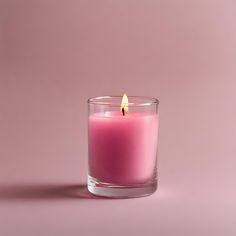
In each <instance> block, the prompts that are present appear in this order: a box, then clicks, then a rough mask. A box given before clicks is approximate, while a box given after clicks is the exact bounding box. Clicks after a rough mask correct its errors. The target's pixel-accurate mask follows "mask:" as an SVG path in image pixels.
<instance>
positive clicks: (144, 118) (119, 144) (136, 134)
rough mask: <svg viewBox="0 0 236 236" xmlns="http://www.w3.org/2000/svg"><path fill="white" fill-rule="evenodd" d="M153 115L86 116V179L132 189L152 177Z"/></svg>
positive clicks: (154, 149)
mask: <svg viewBox="0 0 236 236" xmlns="http://www.w3.org/2000/svg"><path fill="white" fill-rule="evenodd" d="M157 128H158V127H157V115H156V114H155V113H147V112H142V113H141V112H139V113H138V112H127V113H126V115H125V116H123V115H122V113H121V112H110V113H109V116H106V115H105V116H104V113H94V114H93V115H90V116H89V128H88V142H89V144H88V145H89V149H88V153H89V175H90V176H91V177H93V178H96V179H97V180H98V181H101V182H104V183H112V184H120V185H132V184H142V183H146V182H148V181H152V180H153V178H155V177H156V170H155V169H156V168H155V167H156V158H157V156H156V154H157V131H158V130H157Z"/></svg>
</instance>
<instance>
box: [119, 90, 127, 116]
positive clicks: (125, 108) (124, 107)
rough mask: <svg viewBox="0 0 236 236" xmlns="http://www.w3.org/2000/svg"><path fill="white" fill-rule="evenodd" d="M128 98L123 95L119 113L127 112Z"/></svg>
mask: <svg viewBox="0 0 236 236" xmlns="http://www.w3.org/2000/svg"><path fill="white" fill-rule="evenodd" d="M128 103H129V102H128V97H127V95H126V94H124V96H123V98H122V101H121V106H120V111H124V112H127V111H128Z"/></svg>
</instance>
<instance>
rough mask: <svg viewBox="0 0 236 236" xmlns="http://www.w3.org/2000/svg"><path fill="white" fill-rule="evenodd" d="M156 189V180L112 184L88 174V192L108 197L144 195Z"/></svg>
mask: <svg viewBox="0 0 236 236" xmlns="http://www.w3.org/2000/svg"><path fill="white" fill-rule="evenodd" d="M156 189H157V180H156V179H154V180H153V181H152V182H148V183H145V184H136V185H131V186H123V185H114V184H111V183H104V182H100V181H98V180H97V179H95V178H93V177H91V176H88V190H89V192H90V193H92V194H94V195H96V196H100V197H109V198H135V197H145V196H148V195H151V194H153V193H154V192H155V191H156Z"/></svg>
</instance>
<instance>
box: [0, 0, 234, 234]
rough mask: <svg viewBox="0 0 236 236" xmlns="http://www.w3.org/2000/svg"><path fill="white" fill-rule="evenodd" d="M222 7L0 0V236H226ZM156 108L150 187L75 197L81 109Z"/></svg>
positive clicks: (228, 166) (82, 134)
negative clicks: (136, 103)
mask: <svg viewBox="0 0 236 236" xmlns="http://www.w3.org/2000/svg"><path fill="white" fill-rule="evenodd" d="M235 13H236V3H235V2H234V1H223V0H217V1H213V0H204V1H203V0H202V1H198V0H193V1H187V0H181V1H174V0H171V1H165V0H160V1H151V0H150V1H149V0H148V1H141V0H138V1H133V0H127V1H107V0H102V1H95V0H92V1H82V0H79V1H72V0H69V1H61V0H60V1H53V0H47V1H46V0H45V1H44V0H43V1H37V0H36V1H25V0H19V1H16V0H11V1H5V0H3V1H0V52H1V53H0V235H1V236H15V235H17V236H27V235H33V236H41V235H42V236H45V235H49V236H51V235H57V236H64V235H67V236H73V235H76V236H78V235H85V236H86V235H89V236H90V235H98V236H100V235H112V236H116V235H117V236H118V235H119V236H120V235H130V236H132V235H147V236H152V235H153V236H154V235H155V236H156V235H163V236H166V235H167V236H168V235H176V236H178V235H181V236H185V235H186V236H192V235H193V236H194V235H196V236H199V235H201V236H205V235H206V236H209V235H214V236H218V235H219V236H231V235H232V236H233V235H236V188H235V180H236V171H235V165H236V158H235V157H236V145H235V140H236V125H235V121H236V93H235V88H236V79H235V78H236V69H235V61H236V46H235V42H236V14H235ZM124 93H127V95H128V96H129V95H142V96H153V97H157V98H158V99H159V100H160V106H159V118H160V127H159V140H158V190H157V192H156V193H155V194H153V195H151V196H148V197H144V198H135V199H104V198H97V197H95V196H92V195H91V194H89V193H88V191H87V188H86V178H87V99H88V98H89V97H92V96H103V95H123V94H124Z"/></svg>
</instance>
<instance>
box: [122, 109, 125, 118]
mask: <svg viewBox="0 0 236 236" xmlns="http://www.w3.org/2000/svg"><path fill="white" fill-rule="evenodd" d="M122 113H123V116H125V108H124V107H122Z"/></svg>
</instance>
